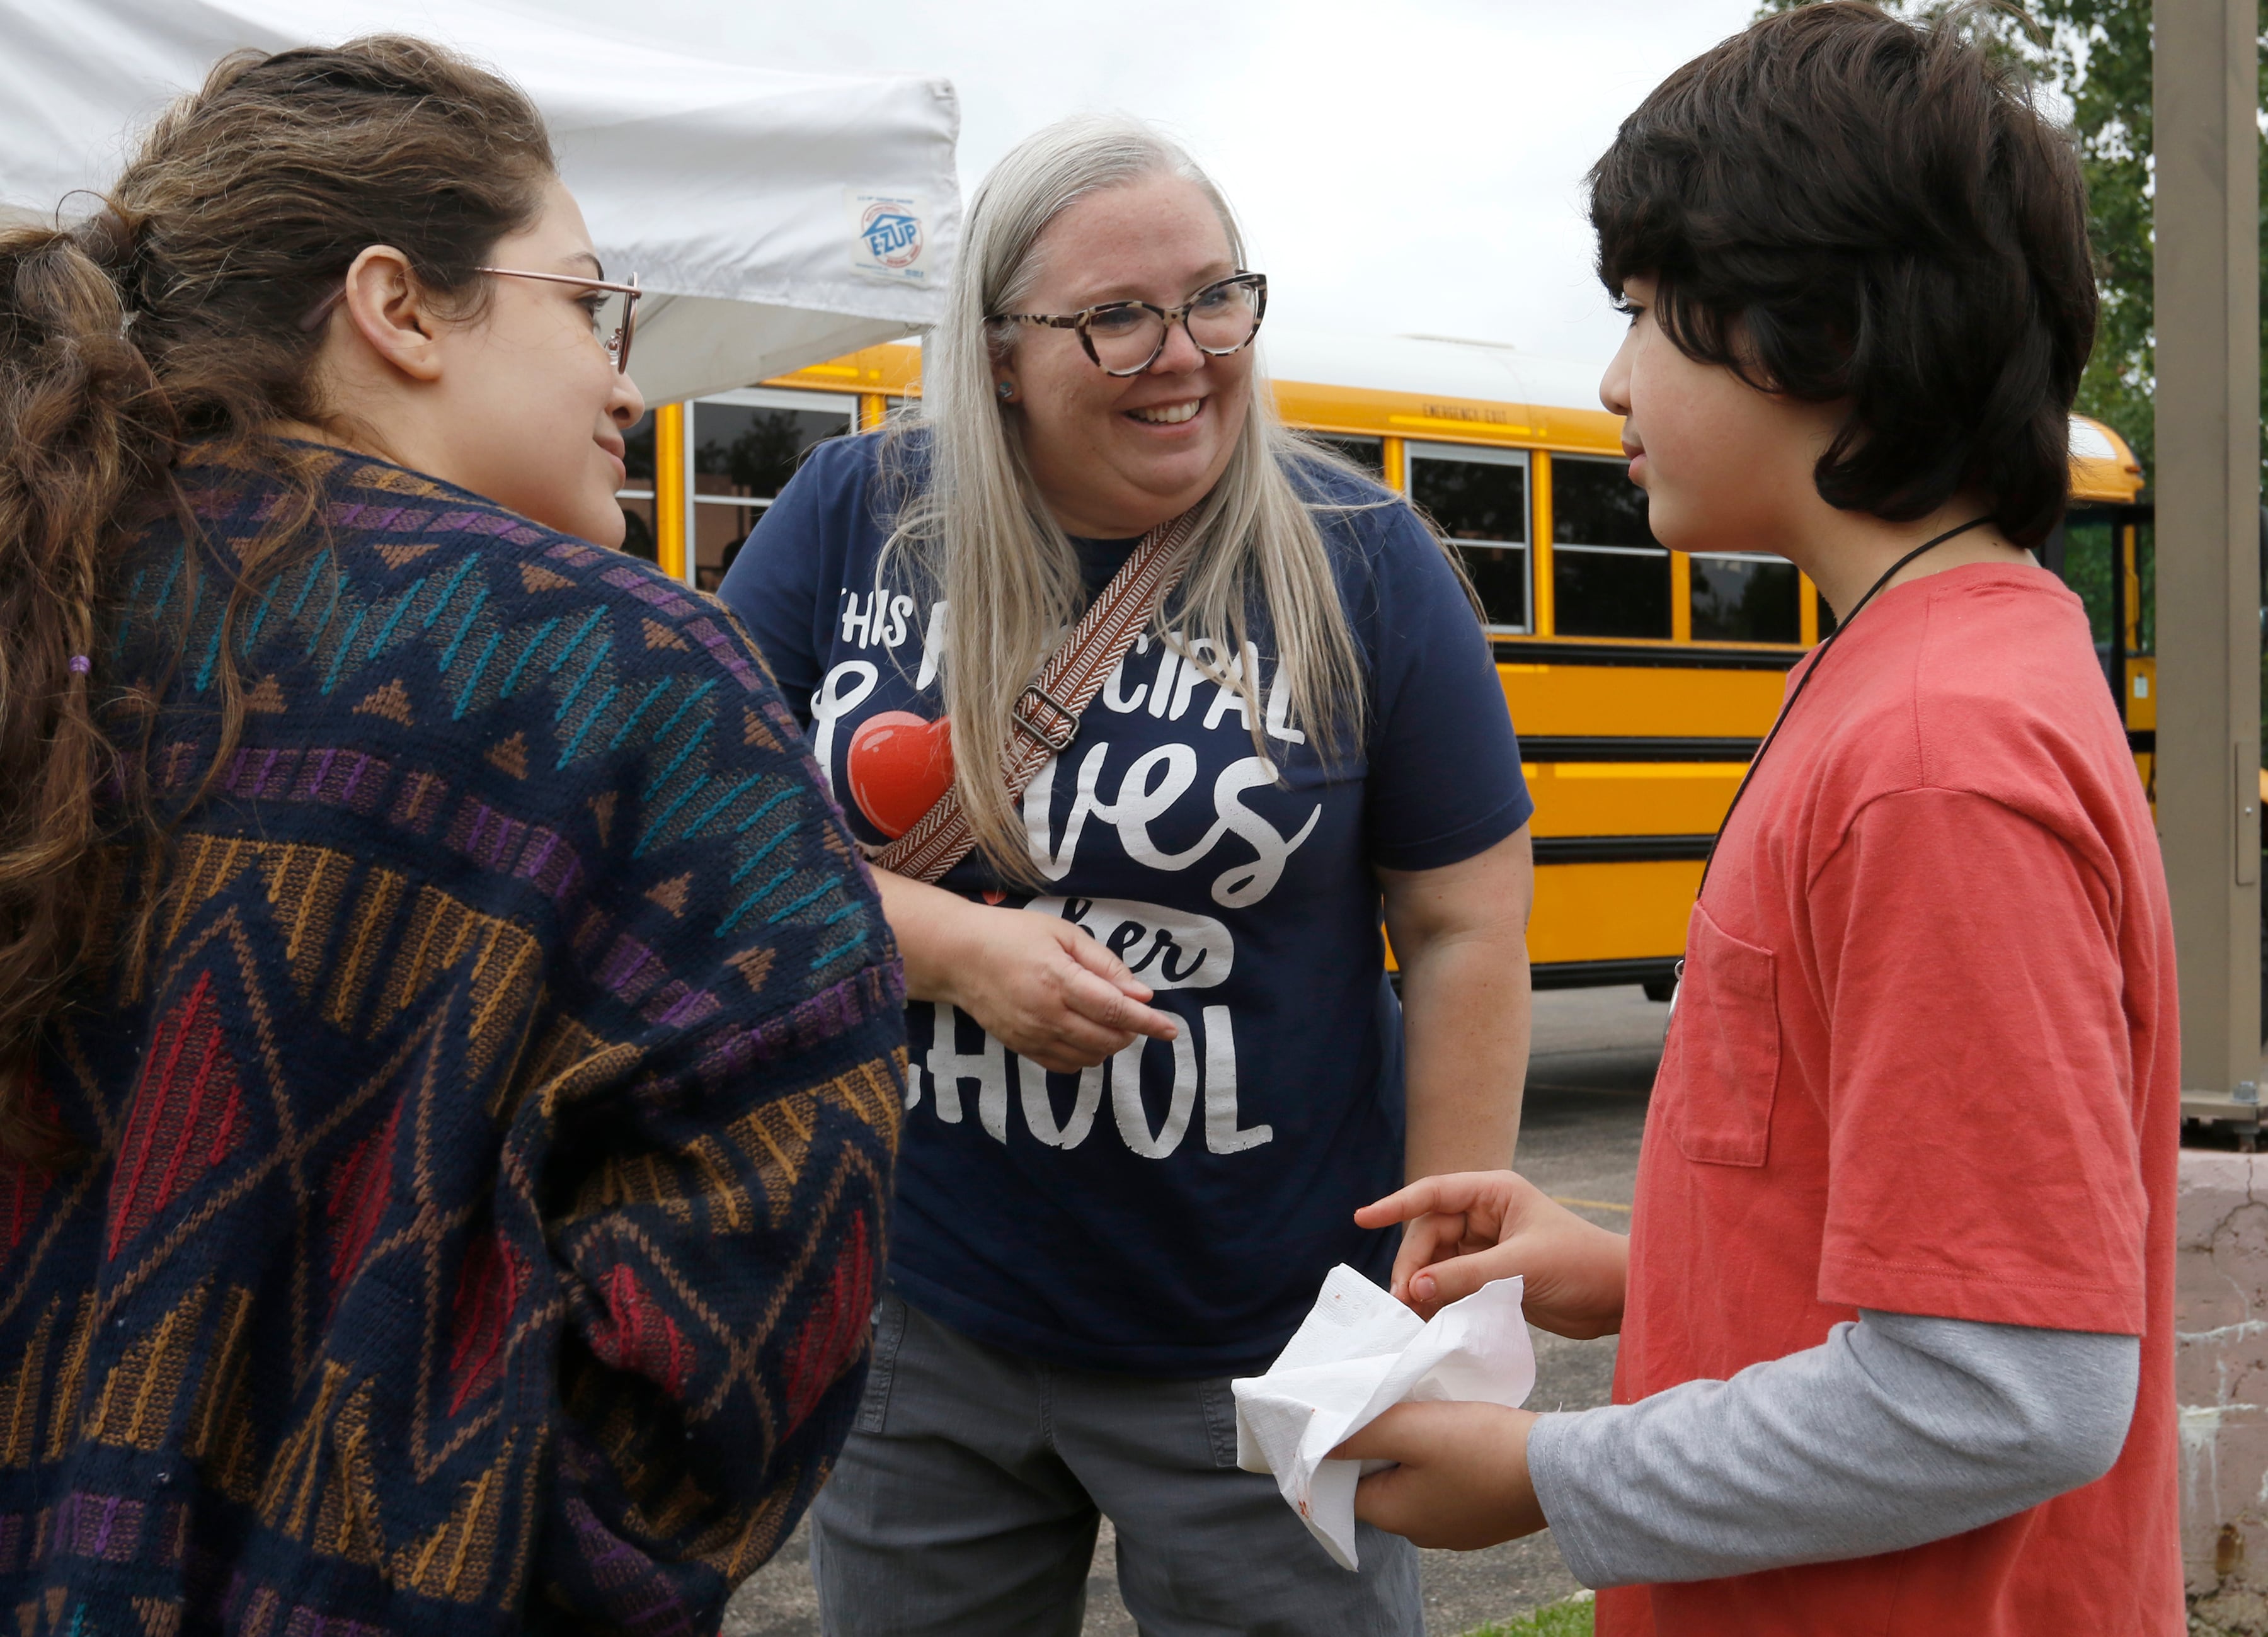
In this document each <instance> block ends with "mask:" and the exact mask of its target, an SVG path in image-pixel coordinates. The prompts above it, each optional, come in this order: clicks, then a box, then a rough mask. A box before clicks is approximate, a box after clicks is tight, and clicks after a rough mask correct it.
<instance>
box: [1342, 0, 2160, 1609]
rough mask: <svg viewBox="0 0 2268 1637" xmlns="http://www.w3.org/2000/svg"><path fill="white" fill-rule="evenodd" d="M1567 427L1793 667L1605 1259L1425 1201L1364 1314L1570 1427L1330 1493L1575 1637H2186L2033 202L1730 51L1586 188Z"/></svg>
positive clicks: (1475, 1209) (2058, 177)
mask: <svg viewBox="0 0 2268 1637" xmlns="http://www.w3.org/2000/svg"><path fill="white" fill-rule="evenodd" d="M1592 183H1593V194H1592V215H1593V220H1594V224H1596V226H1597V227H1598V230H1599V234H1600V245H1601V268H1602V273H1603V275H1604V276H1605V278H1606V280H1607V283H1608V284H1609V287H1610V288H1611V289H1613V290H1615V291H1616V293H1617V295H1618V297H1620V298H1621V299H1622V300H1623V302H1624V305H1627V307H1628V309H1629V311H1630V313H1631V329H1630V334H1629V338H1628V339H1627V340H1626V341H1624V345H1623V348H1622V349H1621V351H1620V352H1619V353H1618V354H1617V355H1616V359H1615V362H1614V363H1613V365H1612V367H1611V368H1610V369H1609V371H1608V374H1607V377H1606V380H1605V383H1604V386H1603V389H1602V396H1603V397H1604V399H1605V401H1606V403H1607V405H1608V407H1609V408H1610V409H1613V410H1615V411H1616V412H1617V413H1619V414H1622V415H1626V416H1627V417H1628V420H1627V422H1626V424H1625V429H1624V444H1625V445H1626V446H1627V447H1628V449H1629V450H1630V451H1631V479H1632V481H1635V482H1637V483H1638V484H1639V485H1640V486H1641V487H1642V488H1645V489H1646V494H1647V500H1648V506H1649V511H1650V515H1651V518H1652V521H1653V530H1654V532H1655V534H1656V535H1657V536H1659V537H1660V538H1661V540H1662V541H1663V542H1664V543H1665V544H1667V545H1668V546H1670V547H1674V548H1677V549H1683V550H1694V549H1700V548H1704V547H1717V548H1720V549H1721V548H1724V547H1740V548H1744V549H1749V550H1758V549H1763V550H1771V551H1774V552H1778V553H1779V554H1782V555H1784V556H1786V557H1787V558H1788V559H1789V560H1790V561H1792V562H1794V563H1796V564H1797V565H1798V566H1799V567H1800V568H1801V569H1804V570H1805V571H1806V572H1807V573H1808V574H1809V575H1810V576H1811V577H1812V578H1813V580H1814V581H1815V583H1816V584H1818V586H1819V588H1820V590H1821V591H1822V593H1823V595H1824V596H1825V597H1826V598H1827V600H1828V601H1829V602H1830V604H1831V605H1832V606H1833V607H1834V608H1835V610H1836V612H1837V614H1838V615H1839V616H1840V618H1841V621H1842V623H1841V625H1840V627H1839V628H1838V629H1837V633H1836V635H1834V637H1833V638H1832V639H1831V640H1830V642H1828V643H1826V644H1823V646H1822V648H1821V649H1820V650H1818V651H1816V652H1815V653H1814V654H1812V655H1811V656H1810V657H1808V660H1807V661H1806V662H1805V664H1803V665H1801V666H1800V667H1799V668H1798V669H1797V670H1796V672H1794V673H1793V675H1792V676H1791V678H1790V679H1789V688H1788V696H1787V700H1786V704H1785V705H1784V706H1783V708H1782V711H1781V716H1780V720H1779V724H1778V727H1777V728H1776V729H1775V731H1774V734H1773V736H1772V737H1771V738H1770V739H1768V740H1767V741H1766V743H1765V746H1764V750H1763V752H1760V754H1759V757H1758V759H1757V760H1756V763H1755V764H1754V765H1753V766H1752V767H1751V769H1750V773H1749V779H1748V782H1747V784H1746V786H1745V788H1744V790H1743V792H1742V795H1741V796H1739V797H1738V798H1737V800H1736V802H1735V804H1734V809H1733V811H1732V812H1731V814H1730V815H1729V816H1728V818H1727V821H1726V824H1725V826H1724V829H1723V832H1722V834H1721V838H1720V840H1719V845H1718V848H1717V852H1716V855H1715V858H1714V860H1713V861H1712V864H1711V867H1710V869H1709V870H1708V872H1707V874H1706V876H1705V884H1704V886H1703V889H1702V892H1701V894H1700V899H1699V901H1698V903H1697V905H1696V907H1695V909H1694V913H1693V917H1692V924H1691V928H1690V931H1689V934H1688V936H1687V943H1686V958H1685V965H1684V976H1683V987H1682V988H1681V990H1680V993H1679V996H1678V1001H1677V1004H1676V1006H1675V1010H1674V1012H1673V1016H1672V1020H1671V1024H1670V1030H1669V1036H1668V1043H1667V1045H1666V1046H1665V1049H1664V1053H1663V1057H1662V1063H1661V1075H1660V1077H1659V1079H1658V1080H1657V1082H1656V1083H1655V1089H1654V1096H1653V1105H1652V1108H1651V1111H1650V1113H1649V1116H1648V1119H1647V1126H1646V1142H1645V1148H1644V1152H1643V1154H1642V1156H1641V1158H1640V1162H1639V1171H1638V1196H1637V1202H1636V1206H1635V1210H1634V1214H1633V1217H1632V1231H1631V1237H1629V1238H1628V1239H1627V1240H1625V1239H1624V1238H1623V1237H1620V1236H1618V1235H1615V1234H1611V1233H1609V1232H1607V1231H1606V1230H1602V1229H1599V1228H1595V1227H1593V1226H1591V1225H1589V1224H1587V1223H1586V1222H1582V1221H1580V1219H1578V1218H1576V1217H1574V1216H1572V1215H1570V1214H1569V1213H1567V1212H1565V1211H1564V1210H1562V1209H1560V1208H1558V1207H1557V1206H1555V1205H1553V1204H1551V1203H1550V1201H1549V1200H1546V1199H1544V1198H1543V1196H1542V1195H1541V1194H1540V1193H1537V1192H1536V1190H1535V1189H1534V1188H1533V1187H1532V1186H1529V1185H1528V1184H1527V1183H1525V1182H1524V1181H1522V1180H1521V1178H1518V1177H1517V1176H1514V1175H1513V1174H1512V1173H1510V1172H1496V1173H1487V1174H1473V1175H1466V1176H1458V1177H1445V1178H1431V1179H1428V1180H1426V1181H1424V1182H1421V1183H1418V1184H1416V1185H1414V1186H1411V1187H1410V1188H1406V1189H1404V1190H1403V1191H1402V1192H1401V1193H1397V1194H1395V1195H1393V1196H1392V1197H1390V1198H1388V1199H1387V1200H1381V1201H1380V1202H1379V1203H1378V1204H1377V1205H1374V1206H1373V1207H1371V1208H1369V1209H1368V1210H1367V1211H1366V1212H1365V1213H1363V1214H1362V1215H1361V1217H1360V1218H1359V1220H1361V1221H1362V1222H1365V1224H1366V1225H1377V1224H1380V1223H1383V1222H1394V1221H1403V1220H1406V1221H1408V1222H1410V1230H1409V1232H1408V1235H1407V1237H1406V1239H1405V1242H1404V1244H1403V1252H1402V1257H1401V1259H1400V1261H1399V1262H1398V1263H1397V1264H1396V1267H1395V1289H1396V1293H1397V1294H1399V1295H1401V1296H1403V1298H1404V1299H1405V1300H1407V1301H1409V1302H1410V1303H1411V1304H1412V1305H1413V1306H1415V1307H1417V1308H1418V1310H1420V1311H1424V1312H1431V1311H1432V1310H1434V1309H1435V1308H1437V1307H1438V1306H1440V1304H1441V1303H1445V1302H1447V1301H1450V1300H1453V1299H1454V1298H1455V1297H1457V1296H1463V1295H1466V1294H1468V1293H1469V1291H1471V1290H1473V1289H1475V1288H1478V1287H1479V1286H1480V1285H1481V1284H1483V1283H1485V1282H1486V1281H1489V1280H1491V1279H1495V1278H1501V1277H1505V1276H1507V1275H1510V1274H1525V1275H1526V1276H1527V1279H1528V1315H1529V1317H1530V1318H1531V1319H1533V1320H1534V1321H1535V1323H1537V1324H1539V1325H1543V1326H1545V1327H1546V1328H1549V1329H1551V1330H1555V1331H1557V1332H1560V1333H1563V1334H1568V1335H1577V1336H1586V1335H1600V1334H1604V1333H1608V1332H1615V1331H1619V1332H1620V1333H1621V1338H1622V1340H1621V1351H1620V1354H1619V1356H1618V1359H1617V1364H1616V1381H1615V1398H1616V1402H1615V1404H1614V1405H1612V1406H1608V1407H1606V1408H1602V1409H1597V1410H1590V1411H1585V1412H1582V1413H1574V1414H1552V1415H1543V1416H1535V1415H1530V1414H1528V1413H1524V1412H1521V1411H1514V1410H1506V1409H1502V1408H1499V1407H1497V1406H1488V1405H1472V1404H1426V1405H1411V1406H1403V1408H1400V1409H1397V1410H1395V1411H1391V1412H1389V1413H1388V1414H1386V1415H1384V1416H1381V1418H1380V1419H1379V1420H1377V1421H1376V1422H1374V1423H1373V1425H1372V1426H1371V1427H1370V1428H1367V1429H1366V1430H1365V1432H1364V1433H1363V1434H1362V1435H1359V1437H1357V1438H1355V1439H1353V1440H1351V1441H1350V1442H1349V1443H1348V1444H1346V1445H1345V1446H1344V1448H1343V1450H1342V1451H1341V1452H1342V1453H1343V1454H1344V1455H1348V1456H1360V1457H1384V1458H1387V1459H1391V1460H1395V1461H1398V1462H1400V1463H1401V1465H1400V1466H1399V1467H1398V1468H1397V1469H1395V1470H1393V1471H1390V1472H1381V1473H1380V1474H1378V1475H1376V1476H1374V1477H1373V1478H1370V1479H1366V1480H1365V1481H1364V1483H1363V1485H1362V1487H1361V1489H1360V1491H1359V1499H1358V1504H1357V1510H1358V1512H1359V1515H1360V1516H1363V1517H1365V1518H1366V1519H1368V1520H1369V1521H1371V1522H1373V1523H1377V1524H1380V1525H1381V1526H1382V1527H1385V1528H1387V1529H1390V1530H1394V1531H1397V1532H1400V1533H1403V1534H1406V1535H1408V1536H1410V1538H1413V1539H1416V1540H1417V1541H1418V1542H1419V1543H1420V1544H1422V1545H1453V1546H1476V1545H1485V1544H1488V1543H1490V1542H1493V1541H1496V1540H1501V1539H1505V1538H1510V1537H1512V1536H1514V1535H1520V1534H1525V1533H1528V1532H1531V1531H1535V1530H1536V1529H1539V1528H1542V1527H1544V1526H1545V1525H1546V1524H1547V1523H1548V1524H1549V1525H1550V1528H1551V1529H1552V1531H1553V1534H1554V1538H1555V1539H1557V1542H1558V1544H1559V1546H1560V1549H1561V1551H1562V1553H1564V1554H1565V1557H1566V1559H1567V1561H1568V1563H1569V1565H1570V1566H1571V1567H1572V1568H1573V1569H1574V1570H1575V1572H1576V1574H1577V1575H1579V1576H1580V1578H1581V1579H1583V1580H1584V1581H1585V1582H1587V1583H1589V1584H1592V1585H1594V1586H1599V1587H1602V1588H1618V1589H1616V1590H1610V1591H1608V1592H1606V1593H1604V1594H1603V1595H1602V1597H1600V1599H1599V1612H1598V1625H1599V1629H1600V1631H1601V1632H1602V1633H1617V1634H1618V1637H1636V1634H1638V1633H1649V1632H1652V1633H1661V1634H1662V1637H1673V1634H1675V1637H1688V1634H1692V1633H1712V1634H1714V1633H1723V1634H1724V1637H1735V1634H1738V1637H1760V1634H1764V1633H1823V1632H1845V1631H1857V1630H1864V1631H1867V1632H1868V1633H1885V1634H1889V1633H1912V1634H1913V1637H1924V1634H1927V1637H1940V1634H1941V1633H1962V1634H1963V1637H1980V1634H1981V1637H2015V1634H2016V1633H2051V1632H2052V1633H2065V1632H2089V1633H2094V1632H2101V1633H2119V1634H2120V1637H2130V1634H2137V1633H2139V1634H2145V1637H2155V1634H2158V1633H2166V1634H2170V1633H2177V1632H2180V1631H2182V1630H2183V1627H2184V1624H2185V1621H2184V1616H2183V1599H2182V1589H2181V1570H2180V1561H2179V1553H2178V1549H2177V1546H2176V1518H2177V1502H2176V1490H2175V1438H2174V1409H2173V1393H2172V1385H2171V1374H2172V1362H2173V1324H2172V1320H2173V1293H2172V1277H2173V1219H2174V1212H2173V1193H2174V1177H2175V1164H2176V1148H2177V1143H2178V1133H2179V1095H2180V1094H2179V1079H2178V1063H2177V1040H2178V1031H2177V1028H2176V1014H2175V989H2174V957H2173V938H2172V930H2171V922H2170V920H2169V914H2168V909H2167V900H2166V890H2165V884H2164V880H2163V877H2162V873H2161V868H2160V863H2159V857H2158V848H2157V841H2156V838H2155V836H2154V833H2153V830H2152V826H2151V818H2150V811H2149V808H2148V805H2147V803H2146V801H2145V800H2144V797H2143V794H2142V790H2141V788H2140V785H2139V782H2138V781H2137V779H2136V777H2135V772H2134V767H2133V764H2132V760H2131V759H2130V758H2129V756H2128V753H2127V749H2126V743H2125V736H2124V732H2123V730H2122V728H2121V724H2120V723H2119V721H2118V719H2117V711H2116V708H2115V706H2114V704H2113V701H2112V700H2111V698H2110V694H2109V690H2108V689H2106V688H2105V687H2104V686H2103V679H2102V672H2101V669H2100V668H2099V666H2098V664H2097V663H2096V660H2095V653H2094V649H2093V644H2092V642H2091V640H2090V636H2089V632H2088V620H2087V615H2086V613H2085V612H2084V611H2083V610H2082V608H2081V607H2080V604H2079V602H2078V600H2077V599H2076V598H2073V596H2072V595H2071V594H2070V593H2069V592H2068V591H2066V590H2065V589H2064V588H2063V587H2062V586H2061V585H2060V584H2058V582H2057V581H2056V580H2055V578H2054V577H2053V576H2051V575H2049V574H2048V573H2046V572H2045V571H2043V569H2040V568H2038V567H2037V566H2036V565H2035V563H2034V562H2033V561H2032V558H2031V556H2030V554H2029V551H2028V550H2027V549H2026V548H2027V547H2031V546H2034V545H2036V544H2037V543H2039V542H2040V541H2041V540H2043V539H2044V538H2045V536H2046V535H2047V533H2048V532H2049V531H2050V530H2051V528H2052V527H2053V526H2054V525H2055V523H2056V521H2057V519H2058V517H2059V516H2060V514H2061V512H2062V510H2063V507H2064V503H2065V499H2066V489H2067V483H2068V466H2067V460H2068V457H2067V454H2066V446H2067V444H2066V440H2067V433H2066V416H2067V415H2068V412H2069V409H2070V407H2071V402H2072V398H2073V393H2074V391H2075V389H2076V385H2077V383H2078V379H2079V374H2080V367H2081V365H2082V364H2083V363H2084V362H2085V360H2086V356H2087V352H2088V346H2089V344H2090V341H2091V340H2092V336H2093V330H2094V321H2095V296H2094V288H2093V283H2092V281H2091V276H2090V272H2089V264H2088V248H2087V240H2086V229H2085V209H2084V199H2083V195H2082V191H2081V187H2080V180H2079V177H2078V173H2077V166H2076V165H2075V162H2074V160H2073V155H2072V151H2071V149H2070V147H2069V144H2068V142H2067V140H2066V138H2065V137H2064V136H2063V135H2062V134H2061V133H2060V132H2058V131H2057V130H2056V129H2054V128H2051V127H2050V126H2049V125H2047V124H2046V123H2045V122H2043V120H2042V119H2041V117H2040V116H2039V114H2037V113H2036V111H2035V110H2034V108H2033V106H2031V104H2030V102H2029V98H2028V96H2027V94H2026V92H2025V91H2024V89H2023V88H2022V87H2021V84H2017V83H2015V82H2014V81H2013V80H2012V79H2011V78H2010V77H2008V76H2007V74H2006V73H2005V72H2004V71H2003V70H2000V69H1999V68H1997V67H1996V66H1994V65H1993V64H1992V62H1991V61H1990V60H1989V59H1988V58H1987V57H1986V56H1985V55H1984V54H1983V53H1982V52H1981V51H1979V50H1978V49H1977V48H1976V47H1975V46H1974V45H1973V44H1971V43H1969V42H1967V41H1965V40H1962V38H1961V37H1960V35H1959V34H1958V33H1957V32H1955V30H1954V29H1951V28H1922V29H1918V28H1915V27H1912V26H1908V25H1907V24H1904V23H1902V22H1898V21H1896V20H1894V19H1891V18H1887V17H1885V16H1883V15H1882V14H1881V13H1880V12H1878V11H1874V10H1873V9H1872V8H1871V7H1866V6H1859V5H1852V4H1825V5H1817V6H1812V7H1807V8H1805V9H1803V10H1800V11H1795V12H1792V13H1788V14H1785V15H1782V16H1778V17H1775V18H1771V19H1769V20H1767V21H1765V22H1762V23H1759V24H1758V25H1756V26H1755V27H1753V28H1751V29H1750V30H1749V31H1748V32H1747V33H1744V34H1742V35H1740V36H1738V37H1736V38H1734V39H1733V40H1728V41H1727V42H1726V43H1725V44H1724V45H1722V46H1719V48H1716V49H1715V50H1713V51H1712V52H1710V53H1709V54H1708V55H1705V56H1703V57H1701V58H1699V59H1697V61H1695V62H1692V63H1690V64H1688V65H1687V66H1686V67H1685V68H1683V69H1682V70H1679V71H1678V72H1677V73H1676V74H1675V75H1674V76H1672V77H1671V78H1670V79H1669V80H1668V81H1667V82H1666V83H1665V84H1663V85H1662V86H1661V88H1660V89H1658V90H1657V91H1655V92H1654V93H1653V95H1652V96H1651V97H1650V98H1648V99H1647V100H1646V103H1645V104H1644V106H1641V107H1640V108H1639V109H1638V112H1637V113H1636V114H1633V115H1632V116H1631V118H1630V119H1629V120H1628V121H1626V122H1625V123H1624V126H1623V128H1622V131H1621V133H1620V135H1619V136H1617V138H1616V142H1615V144H1614V146H1613V148H1612V149H1611V150H1609V152H1608V154H1607V156H1606V157H1605V158H1603V159H1602V160H1601V161H1600V163H1599V165H1598V166H1597V168H1596V169H1595V170H1594V173H1593V176H1592Z"/></svg>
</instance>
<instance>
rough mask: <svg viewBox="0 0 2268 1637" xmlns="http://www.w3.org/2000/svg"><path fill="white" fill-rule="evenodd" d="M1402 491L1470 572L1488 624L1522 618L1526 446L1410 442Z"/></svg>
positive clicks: (1519, 624) (1520, 624)
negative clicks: (1407, 487)
mask: <svg viewBox="0 0 2268 1637" xmlns="http://www.w3.org/2000/svg"><path fill="white" fill-rule="evenodd" d="M1404 452H1405V454H1406V455H1407V456H1408V459H1409V464H1410V499H1411V500H1413V501H1415V502H1416V503H1417V504H1418V510H1421V511H1423V512H1424V513H1425V515H1426V516H1427V517H1429V518H1432V520H1433V524H1434V526H1435V527H1436V528H1438V529H1440V532H1441V533H1442V535H1443V537H1444V538H1446V539H1447V540H1449V542H1450V543H1451V544H1452V545H1454V547H1456V548H1457V555H1458V556H1459V557H1460V558H1462V560H1463V562H1464V565H1465V572H1466V573H1467V574H1469V575H1470V576H1472V581H1473V589H1474V591H1477V592H1478V593H1479V594H1480V599H1481V610H1482V613H1484V616H1485V617H1486V619H1487V620H1488V625H1489V628H1490V629H1491V630H1494V631H1525V630H1527V629H1528V451H1526V450H1523V449H1488V448H1482V447H1477V446H1467V445H1465V444H1407V445H1405V446H1404Z"/></svg>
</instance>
